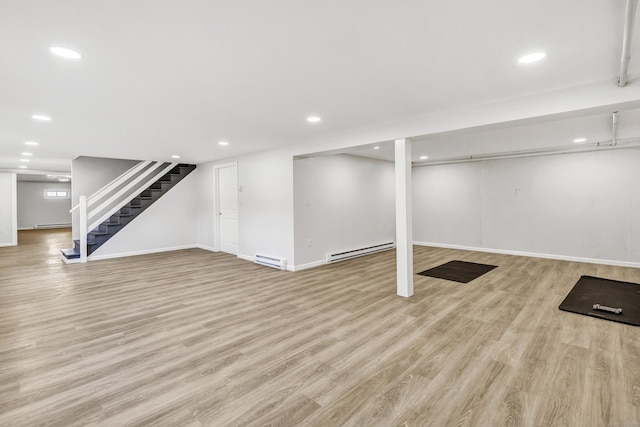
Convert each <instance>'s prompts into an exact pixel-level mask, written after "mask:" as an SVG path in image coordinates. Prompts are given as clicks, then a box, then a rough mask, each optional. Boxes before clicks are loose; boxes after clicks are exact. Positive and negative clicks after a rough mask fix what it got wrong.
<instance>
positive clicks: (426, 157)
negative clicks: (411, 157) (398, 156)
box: [420, 156, 429, 160]
mask: <svg viewBox="0 0 640 427" xmlns="http://www.w3.org/2000/svg"><path fill="white" fill-rule="evenodd" d="M428 158H429V156H420V160H427V159H428Z"/></svg>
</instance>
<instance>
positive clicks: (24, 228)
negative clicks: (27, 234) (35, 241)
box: [18, 227, 35, 231]
mask: <svg viewBox="0 0 640 427" xmlns="http://www.w3.org/2000/svg"><path fill="white" fill-rule="evenodd" d="M34 229H35V227H20V228H18V231H24V230H34Z"/></svg>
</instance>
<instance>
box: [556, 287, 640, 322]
mask: <svg viewBox="0 0 640 427" xmlns="http://www.w3.org/2000/svg"><path fill="white" fill-rule="evenodd" d="M596 304H597V305H599V306H604V307H605V308H606V307H609V308H611V309H616V310H617V309H622V312H621V313H620V314H616V313H612V312H609V311H606V309H605V310H598V309H594V305H596ZM558 308H559V309H560V310H563V311H570V312H572V313H578V314H584V315H585V316H591V317H597V318H598V319H605V320H613V321H614V322H620V323H626V324H628V325H634V326H640V284H638V283H631V282H620V281H618V280H610V279H602V278H600V277H592V276H582V277H580V280H578V282H577V283H576V284H575V286H574V287H573V289H571V292H569V294H568V295H567V297H566V298H565V299H564V301H562V304H560V307H558Z"/></svg>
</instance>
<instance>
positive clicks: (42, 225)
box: [33, 223, 71, 230]
mask: <svg viewBox="0 0 640 427" xmlns="http://www.w3.org/2000/svg"><path fill="white" fill-rule="evenodd" d="M33 228H34V229H36V230H37V229H40V228H71V224H70V223H66V224H37V225H35V226H34V227H33Z"/></svg>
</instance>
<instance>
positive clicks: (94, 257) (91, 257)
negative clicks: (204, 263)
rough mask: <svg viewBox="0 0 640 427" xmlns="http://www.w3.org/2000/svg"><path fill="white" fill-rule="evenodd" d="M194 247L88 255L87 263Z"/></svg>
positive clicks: (185, 247)
mask: <svg viewBox="0 0 640 427" xmlns="http://www.w3.org/2000/svg"><path fill="white" fill-rule="evenodd" d="M196 247H197V246H196V245H183V246H172V247H168V248H157V249H146V250H142V251H133V252H121V253H119V254H108V255H89V256H88V257H87V260H88V261H99V260H103V259H112V258H124V257H128V256H137V255H148V254H155V253H159V252H170V251H180V250H183V249H193V248H196Z"/></svg>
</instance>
